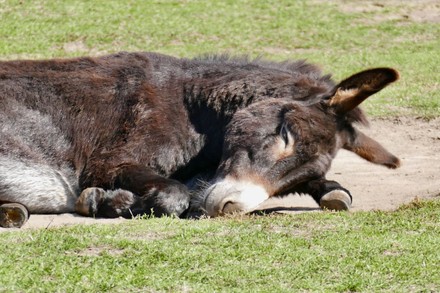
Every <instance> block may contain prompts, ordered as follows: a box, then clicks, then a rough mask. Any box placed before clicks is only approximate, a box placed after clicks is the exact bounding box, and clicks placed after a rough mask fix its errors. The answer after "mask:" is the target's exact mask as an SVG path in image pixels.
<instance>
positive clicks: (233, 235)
mask: <svg viewBox="0 0 440 293" xmlns="http://www.w3.org/2000/svg"><path fill="white" fill-rule="evenodd" d="M374 3H376V2H374ZM374 3H373V2H362V5H359V2H357V1H356V0H349V1H331V2H330V1H329V2H327V1H320V0H314V1H299V0H298V1H288V0H279V1H276V0H271V1H251V0H248V1H232V0H230V1H191V0H186V1H184V0H182V1H177V0H176V1H134V0H131V1H108V0H95V1H66V0H63V1H41V0H33V1H26V0H22V1H13V0H3V1H0V17H1V26H0V40H1V41H0V59H3V60H9V59H17V58H39V59H41V58H52V57H72V56H80V55H102V54H106V53H111V52H116V51H121V50H127V51H157V52H162V53H165V54H171V55H175V56H181V57H193V56H196V55H199V54H203V53H207V52H220V53H221V52H230V53H232V54H248V55H250V56H252V57H255V56H259V55H263V56H264V57H266V58H268V59H273V60H283V59H299V58H301V59H303V58H306V59H308V60H310V61H311V62H314V63H318V64H321V66H322V68H323V70H324V71H325V72H331V73H333V74H334V76H335V78H336V79H342V78H344V77H346V76H348V75H349V74H351V73H354V72H356V71H359V70H362V69H364V68H367V67H373V66H390V67H395V68H397V69H398V70H399V71H400V72H401V80H400V81H399V82H398V83H396V84H395V85H393V86H391V87H390V88H388V89H386V90H384V91H383V92H382V93H380V94H378V95H375V96H374V97H373V98H371V99H369V100H368V101H366V102H365V103H364V104H365V108H366V110H367V111H368V112H369V114H370V115H373V116H379V117H384V116H401V115H408V116H421V117H426V118H433V117H438V116H439V113H440V88H439V80H438V75H439V68H440V58H438V48H440V39H439V38H438V36H439V35H440V26H439V25H438V22H435V20H434V21H432V20H429V19H428V20H427V21H419V20H418V19H417V18H415V17H414V15H417V14H416V13H420V11H422V12H423V11H425V12H429V9H430V10H431V11H433V12H436V11H437V12H438V7H437V6H435V5H433V4H432V3H434V2H432V3H431V2H429V0H426V1H423V2H420V3H418V2H414V3H412V2H411V3H410V2H402V3H400V2H399V1H392V0H390V1H382V2H380V1H378V2H377V3H376V4H374ZM381 3H382V4H381ZM426 7H428V8H426ZM436 7H437V8H436ZM435 9H437V10H435ZM439 213H440V202H439V201H438V200H437V201H429V202H414V203H412V204H411V205H409V206H405V207H402V208H401V209H400V210H398V211H396V212H358V213H328V212H324V213H306V214H300V215H294V216H286V215H269V216H264V217H260V216H243V217H233V218H222V219H209V220H207V219H205V220H200V221H186V220H178V219H173V218H161V219H155V218H153V219H148V220H134V221H129V222H125V223H123V224H120V225H114V226H102V225H94V226H74V227H65V228H54V229H42V230H32V231H29V230H26V231H19V232H5V233H1V234H0V236H1V237H0V292H3V291H5V292H10V291H19V292H25V291H28V292H35V291H42V292H50V291H52V292H76V291H78V292H83V291H90V292H103V291H113V292H122V291H124V292H129V291H133V292H148V291H150V292H156V291H167V292H174V291H183V292H198V291H211V292H212V291H215V292H217V291H228V292H229V291H240V292H241V291H243V292H257V291H260V292H267V291H275V292H289V291H325V292H334V291H340V292H343V291H345V292H347V291H350V292H353V291H359V292H360V291H362V292H377V291H381V292H382V291H392V292H408V291H412V292H416V291H417V292H418V291H440V271H439V270H440V269H439V266H438V264H439V263H440V253H439V252H438V247H440V238H439V237H438V235H439V232H440V231H439V230H440V225H439V221H438V219H439V218H440V214H439Z"/></svg>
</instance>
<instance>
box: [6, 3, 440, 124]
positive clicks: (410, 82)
mask: <svg viewBox="0 0 440 293" xmlns="http://www.w3.org/2000/svg"><path fill="white" fill-rule="evenodd" d="M427 1H428V2H429V0H427ZM383 3H384V4H373V3H370V2H367V3H364V4H363V5H362V6H361V7H362V9H359V7H360V6H359V5H358V3H357V1H355V0H352V1H332V2H327V1H319V0H316V1H299V0H297V1H290V0H282V1H279V0H268V1H252V0H247V1H232V0H230V1H191V0H185V1H184V0H181V1H177V0H176V1H133V0H132V1H108V0H96V1H66V0H64V1H41V0H32V1H30V0H20V1H14V0H8V1H3V4H2V6H1V7H0V15H1V22H2V25H1V26H0V39H1V40H2V42H0V58H1V59H15V58H50V57H66V56H78V55H102V54H105V53H110V52H116V51H121V50H127V51H139V50H140V51H157V52H162V53H166V54H171V55H175V56H182V57H193V56H196V55H199V54H203V53H208V52H214V53H216V52H230V53H232V54H248V55H250V56H259V55H262V56H265V57H267V58H269V59H274V60H283V59H303V58H306V59H308V60H310V62H314V63H318V64H320V65H321V66H322V68H323V70H324V71H325V72H330V73H333V74H334V76H335V78H337V79H342V78H345V77H347V76H348V75H349V74H352V73H354V72H356V71H359V70H362V69H365V68H367V67H373V66H389V67H395V68H397V69H398V70H399V71H400V72H401V75H402V79H401V81H400V82H398V83H397V84H396V85H394V86H392V87H391V88H390V89H387V90H385V91H384V92H383V93H380V94H378V95H377V96H375V97H374V98H372V99H370V100H369V101H367V102H366V103H365V106H366V109H367V110H368V112H369V113H370V114H372V115H375V116H390V115H411V116H422V117H428V118H431V117H435V116H438V115H439V113H440V86H439V81H438V74H439V70H438V68H440V61H439V60H440V59H439V58H438V48H440V39H439V38H438V37H437V36H438V35H440V26H439V25H438V23H436V22H432V21H426V22H421V21H414V20H413V17H412V15H418V14H417V13H419V14H420V12H426V13H429V12H430V11H431V13H432V10H433V9H437V10H434V11H433V12H434V13H435V11H437V12H438V13H440V9H439V8H438V7H437V8H436V6H435V5H434V4H432V5H431V6H427V4H426V3H425V2H421V3H419V4H417V3H415V4H414V3H406V2H402V3H400V2H399V1H392V0H390V1H385V2H383ZM433 3H434V1H433ZM428 4H429V3H428ZM433 21H435V20H433ZM437 21H438V20H437Z"/></svg>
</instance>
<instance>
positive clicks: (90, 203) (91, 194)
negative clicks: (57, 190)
mask: <svg viewBox="0 0 440 293" xmlns="http://www.w3.org/2000/svg"><path fill="white" fill-rule="evenodd" d="M104 196H105V190H104V189H102V188H98V187H89V188H86V189H84V190H83V191H82V192H81V194H80V196H79V198H78V200H77V201H76V204H75V211H76V212H77V213H78V214H80V215H82V216H87V217H93V216H94V215H96V214H97V212H98V206H99V204H100V203H101V202H102V200H103V199H104Z"/></svg>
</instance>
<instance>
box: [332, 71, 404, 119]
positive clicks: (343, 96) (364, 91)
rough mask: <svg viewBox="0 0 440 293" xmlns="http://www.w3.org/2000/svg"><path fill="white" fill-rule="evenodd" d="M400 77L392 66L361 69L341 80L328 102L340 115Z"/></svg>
mask: <svg viewBox="0 0 440 293" xmlns="http://www.w3.org/2000/svg"><path fill="white" fill-rule="evenodd" d="M398 79H399V73H398V72H397V71H396V70H395V69H392V68H373V69H369V70H365V71H361V72H359V73H357V74H355V75H352V76H350V77H349V78H347V79H344V80H343V81H341V82H340V83H339V84H338V85H337V86H336V87H335V89H334V94H333V96H332V97H330V99H329V101H328V104H329V106H331V107H333V108H334V109H335V112H336V113H337V114H339V115H344V114H346V113H347V112H349V111H351V110H353V109H354V108H356V107H357V106H358V105H359V104H360V103H362V102H363V101H364V100H365V99H366V98H368V97H369V96H371V95H373V94H375V93H377V92H378V91H380V90H381V89H383V88H384V87H386V86H387V85H388V84H390V83H392V82H394V81H396V80H398Z"/></svg>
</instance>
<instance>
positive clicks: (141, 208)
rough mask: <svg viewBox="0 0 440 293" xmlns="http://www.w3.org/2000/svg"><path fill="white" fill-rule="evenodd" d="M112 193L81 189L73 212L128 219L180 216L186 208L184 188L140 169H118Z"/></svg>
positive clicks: (187, 195) (185, 189)
mask: <svg viewBox="0 0 440 293" xmlns="http://www.w3.org/2000/svg"><path fill="white" fill-rule="evenodd" d="M113 186H114V188H115V189H114V190H108V191H106V190H104V189H101V188H96V187H91V188H87V189H85V190H84V191H83V192H82V193H81V195H80V197H79V199H78V201H77V204H76V211H77V212H78V213H79V214H82V215H86V216H98V217H118V216H122V217H125V218H131V217H133V216H137V215H151V214H154V215H155V216H162V215H176V216H180V215H181V214H182V213H183V212H184V211H185V210H186V209H188V207H189V201H190V196H189V191H188V189H187V188H186V186H185V185H183V184H181V183H180V182H178V181H176V180H172V179H167V178H164V177H162V176H159V175H157V174H156V173H155V172H154V171H152V170H151V169H148V168H147V167H144V166H130V167H125V168H124V169H123V170H120V172H119V175H118V176H117V177H116V179H115V182H114V183H113Z"/></svg>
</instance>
